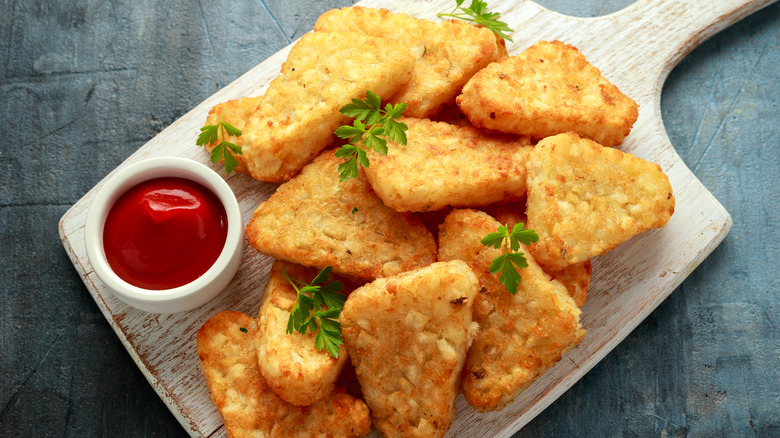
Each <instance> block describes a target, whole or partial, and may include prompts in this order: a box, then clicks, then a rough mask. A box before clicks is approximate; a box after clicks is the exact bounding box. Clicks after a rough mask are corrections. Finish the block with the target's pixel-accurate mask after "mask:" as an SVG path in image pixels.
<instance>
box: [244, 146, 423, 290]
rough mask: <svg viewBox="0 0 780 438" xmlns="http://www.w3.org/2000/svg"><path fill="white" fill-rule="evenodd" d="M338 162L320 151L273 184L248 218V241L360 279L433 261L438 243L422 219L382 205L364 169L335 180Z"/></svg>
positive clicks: (267, 251) (276, 254)
mask: <svg viewBox="0 0 780 438" xmlns="http://www.w3.org/2000/svg"><path fill="white" fill-rule="evenodd" d="M341 162H342V160H340V159H339V158H337V157H335V156H334V155H333V152H332V151H326V152H324V153H323V154H322V155H320V156H319V157H317V159H315V160H314V162H313V163H311V164H310V165H308V166H306V167H305V168H304V169H303V170H302V171H301V173H300V174H299V175H298V176H296V177H295V178H293V179H292V180H290V181H288V182H287V183H285V184H282V185H281V186H279V188H278V189H277V191H276V193H274V194H273V195H271V197H270V198H268V199H267V200H266V201H265V202H263V203H262V204H260V206H259V207H257V209H256V210H255V212H254V215H253V217H252V219H251V220H250V222H249V224H248V225H247V228H246V234H247V239H248V241H249V243H250V244H251V245H252V246H254V247H255V248H256V249H257V250H258V251H260V252H262V253H264V254H266V255H270V256H272V257H275V258H277V259H284V260H288V261H292V262H295V263H299V264H302V265H305V266H314V267H316V268H318V269H322V268H324V267H326V266H332V267H333V272H336V273H341V274H344V275H347V276H349V277H352V278H355V279H359V280H364V281H370V280H373V279H375V278H379V277H385V276H388V275H393V274H396V273H399V272H404V271H408V270H410V269H415V268H418V267H421V266H426V265H429V264H430V263H432V262H433V261H435V260H436V243H435V242H434V239H433V236H432V235H431V233H430V232H429V231H428V230H427V229H426V228H425V226H424V225H423V224H422V223H421V222H420V219H419V218H417V217H416V216H414V215H413V214H411V213H398V212H397V211H395V210H392V209H391V208H389V207H387V206H385V205H384V204H383V203H382V200H381V199H379V197H377V196H376V194H375V193H374V191H373V190H371V186H370V185H369V184H368V180H367V179H366V176H365V173H364V172H363V170H362V169H361V170H360V171H359V172H358V176H357V179H352V180H349V181H346V182H339V174H338V165H339V163H341ZM355 208H357V211H354V213H353V209H355Z"/></svg>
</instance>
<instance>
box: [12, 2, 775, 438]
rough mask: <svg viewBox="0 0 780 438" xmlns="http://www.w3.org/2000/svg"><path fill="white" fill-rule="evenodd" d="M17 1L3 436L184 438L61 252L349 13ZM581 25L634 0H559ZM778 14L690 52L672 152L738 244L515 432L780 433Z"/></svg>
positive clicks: (667, 103)
mask: <svg viewBox="0 0 780 438" xmlns="http://www.w3.org/2000/svg"><path fill="white" fill-rule="evenodd" d="M237 3H238V2H227V1H221V0H212V1H205V0H199V1H191V0H187V1H173V0H159V1H154V0H139V1H104V0H101V1H98V0H81V1H73V0H63V1H58V2H54V1H49V2H46V1H37V0H26V1H16V0H0V16H1V17H3V19H2V20H0V122H1V125H0V126H2V134H1V135H0V267H1V268H0V285H2V286H1V287H2V294H0V436H8V437H11V436H14V437H16V436H19V437H27V436H30V437H43V436H67V437H93V436H108V437H115V436H116V437H136V436H137V437H174V436H182V437H183V436H186V434H185V432H184V430H183V429H182V428H181V426H180V425H179V424H178V423H177V422H176V420H175V419H174V417H173V415H172V414H171V413H170V412H169V411H168V409H167V407H166V406H165V404H164V403H163V402H162V401H161V400H160V399H159V398H158V397H157V395H156V393H155V392H154V391H153V389H152V388H151V387H150V386H149V384H148V383H147V382H146V380H145V379H144V377H143V375H142V374H141V372H140V371H139V370H138V368H136V366H135V364H134V363H133V361H132V360H131V358H130V357H129V355H128V354H127V352H126V351H125V350H124V348H123V346H122V344H121V343H120V342H119V340H118V339H117V338H116V336H115V335H114V332H113V331H112V330H111V328H110V327H109V325H108V323H107V322H106V321H105V319H104V318H103V316H102V314H101V313H100V311H99V310H98V307H97V306H96V304H95V303H94V302H93V300H92V298H91V297H90V295H89V293H88V292H87V290H86V288H85V286H84V285H83V284H82V282H81V279H80V277H79V276H78V274H77V273H76V270H75V269H74V268H73V267H72V265H71V262H70V260H69V259H68V256H67V255H66V253H65V251H64V249H63V248H62V245H61V244H60V241H59V238H58V234H57V222H58V220H59V218H60V217H61V216H62V215H63V214H64V213H65V211H67V209H68V208H69V207H70V206H71V205H72V204H73V203H75V202H76V201H77V200H78V199H79V198H81V196H83V195H84V194H85V193H86V192H87V191H88V190H89V189H90V188H92V187H93V186H94V185H95V184H96V183H97V182H98V181H99V180H100V179H102V178H103V177H104V176H105V175H106V174H107V173H108V172H109V171H110V170H112V169H113V168H114V167H116V166H117V165H119V164H120V163H121V162H122V161H123V160H124V159H125V158H127V157H128V156H129V155H130V154H131V153H133V152H134V151H135V150H137V149H138V148H139V147H141V146H142V145H143V144H144V143H146V142H147V141H148V140H149V139H150V138H152V137H153V136H154V135H155V134H157V133H158V132H160V131H161V130H162V129H163V128H165V127H166V126H168V125H169V124H170V123H171V122H173V121H174V120H176V119H177V118H178V117H180V116H181V115H183V114H184V113H185V112H186V111H188V110H189V109H191V108H192V107H194V106H195V105H196V104H198V103H199V102H201V101H202V100H203V99H205V98H206V97H208V96H210V95H211V94H213V93H214V92H216V91H217V90H219V89H220V88H221V87H223V86H225V85H226V84H228V83H229V82H231V81H232V80H233V79H235V78H236V77H238V76H239V75H241V74H242V73H244V72H245V71H247V70H248V69H250V68H251V67H253V66H254V65H256V64H258V63H259V62H261V61H262V60H264V59H265V58H267V57H268V56H270V55H271V54H273V53H274V52H276V51H278V50H279V49H281V48H282V47H284V46H286V45H287V44H289V42H291V41H293V40H295V39H297V38H298V37H300V36H301V35H302V34H303V33H305V32H307V31H309V30H310V29H311V27H312V26H313V24H314V21H315V20H316V18H317V16H318V15H319V14H320V13H322V12H323V11H325V10H327V9H330V8H334V7H340V6H346V5H349V4H351V3H350V2H349V1H346V0H342V1H337V0H327V1H319V2H311V1H302V0H294V1H271V0H265V1H264V0H259V1H251V2H242V3H241V4H237ZM539 3H541V4H542V5H544V6H546V7H549V8H551V9H554V10H557V11H560V12H563V13H567V14H571V15H578V16H596V15H602V14H606V13H610V12H613V11H616V10H619V9H620V8H622V7H623V6H625V5H627V4H629V3H630V0H623V1H620V0H580V1H575V0H547V1H540V2H539ZM778 83H780V4H774V5H772V6H770V7H768V8H766V9H764V10H762V11H759V12H758V13H756V14H754V15H752V16H750V17H747V18H746V19H744V20H742V21H741V22H739V23H737V24H736V25H734V26H732V27H731V28H729V29H726V30H725V31H723V32H721V33H720V34H718V35H716V36H714V37H713V38H712V39H710V40H709V41H707V42H705V43H704V44H703V45H702V46H700V47H699V48H697V49H696V50H694V51H693V52H692V53H691V54H689V55H688V56H687V57H686V58H685V59H684V60H683V61H682V62H681V63H680V65H678V66H677V67H676V68H675V69H674V71H672V73H671V75H670V76H669V78H668V80H667V81H666V85H665V87H664V91H663V95H662V101H661V106H662V110H663V117H664V122H665V124H666V128H667V131H668V133H669V137H670V139H671V141H672V144H674V145H675V147H676V149H677V151H678V152H679V153H680V155H681V156H682V158H683V160H684V161H685V163H686V164H687V165H688V166H689V167H690V168H691V169H692V170H693V171H694V173H695V174H696V176H697V177H698V178H699V179H700V180H701V181H702V183H704V185H705V186H706V187H707V188H708V189H709V190H710V191H711V192H712V193H713V194H714V195H715V197H716V198H717V199H718V200H719V201H720V202H721V203H722V204H723V205H724V207H725V208H726V209H727V210H728V211H729V212H730V213H731V215H732V217H733V219H734V226H733V228H732V229H731V232H730V233H729V235H728V236H727V237H726V239H725V240H724V241H723V243H722V244H721V245H720V246H719V247H718V248H717V249H716V250H715V251H714V252H713V253H712V254H711V255H710V256H709V257H708V258H707V259H706V260H705V261H704V262H703V263H702V264H701V265H700V266H699V267H698V268H697V269H696V270H695V271H694V272H693V274H691V276H690V277H688V279H686V280H685V281H684V282H683V283H682V285H681V286H680V287H679V288H678V289H677V290H676V291H675V292H674V293H672V295H671V296H670V297H669V298H668V299H667V300H666V301H665V302H664V303H663V304H661V306H659V307H658V309H656V310H655V311H654V312H653V313H652V314H651V315H650V316H649V317H648V318H647V319H646V320H645V321H644V322H643V323H642V324H641V325H640V326H639V327H638V328H637V329H636V330H634V332H633V333H632V334H631V335H629V336H628V338H627V339H626V340H625V341H623V343H621V344H620V345H619V346H618V347H617V348H616V349H615V350H614V351H613V352H612V353H610V354H609V355H608V356H607V357H606V358H605V359H604V360H603V361H602V362H601V363H600V364H599V365H597V366H596V367H595V368H594V369H593V370H592V371H591V372H590V373H588V374H587V375H586V376H585V377H584V378H583V379H582V380H581V381H580V382H578V383H577V384H575V385H574V386H573V387H572V388H571V389H570V390H569V391H568V392H567V393H565V394H564V395H563V396H562V397H561V398H560V399H558V400H557V401H556V402H555V403H553V404H552V405H551V406H550V407H549V408H547V409H546V410H545V411H544V412H542V413H541V414H540V415H539V416H538V417H537V418H536V419H535V420H533V421H532V422H531V423H529V424H528V425H527V426H526V427H524V428H523V429H522V430H521V431H520V432H518V434H517V435H516V436H518V437H525V436H529V437H530V436H553V435H557V436H572V437H573V436H582V437H591V436H688V435H690V436H729V437H731V436H780V367H778V364H780V333H779V332H778V327H780V316H778V315H779V314H780V308H779V306H778V300H780V280H778V278H779V277H780V274H778V272H779V271H780V262H778V260H780V243H779V242H780V231H778V229H779V227H777V226H776V225H775V224H774V222H773V220H774V219H775V218H776V217H778V216H780V189H778V183H780V132H779V130H778V125H780V109H778V100H779V99H780V87H778Z"/></svg>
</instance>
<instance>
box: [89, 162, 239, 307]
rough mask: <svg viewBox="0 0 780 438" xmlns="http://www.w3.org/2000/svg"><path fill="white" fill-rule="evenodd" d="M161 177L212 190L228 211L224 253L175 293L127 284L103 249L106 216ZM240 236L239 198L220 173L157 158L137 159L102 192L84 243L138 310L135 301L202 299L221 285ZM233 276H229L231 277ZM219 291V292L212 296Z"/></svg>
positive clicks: (109, 282)
mask: <svg viewBox="0 0 780 438" xmlns="http://www.w3.org/2000/svg"><path fill="white" fill-rule="evenodd" d="M162 177H174V178H175V177H179V178H185V179H189V180H191V181H194V182H196V183H200V184H201V185H203V186H204V187H206V188H207V189H209V190H211V191H212V192H213V193H214V194H215V195H216V196H217V198H218V199H219V200H220V202H221V203H222V205H223V207H224V208H225V213H226V214H227V223H228V230H227V236H226V238H225V245H224V247H223V248H222V252H220V254H219V257H217V260H216V261H215V262H214V264H213V265H211V267H210V268H209V269H208V270H207V271H206V272H205V273H204V274H203V275H201V276H200V277H198V278H196V279H195V280H193V281H191V282H189V283H187V284H184V285H182V286H178V287H175V288H172V289H159V290H155V289H145V288H142V287H138V286H135V285H133V284H130V283H128V282H127V281H125V280H123V279H122V278H120V277H119V276H118V275H117V274H116V273H115V272H114V271H113V269H111V266H110V265H109V264H108V260H107V259H106V255H105V250H104V248H103V230H104V227H105V221H106V217H107V216H108V212H109V211H110V209H111V207H113V205H114V203H115V202H116V200H117V199H118V198H119V197H120V196H121V195H122V194H124V193H125V192H127V191H128V190H129V189H130V188H132V187H134V186H136V185H138V184H140V183H142V182H144V181H148V180H151V179H155V178H162ZM242 232H243V223H242V219H241V210H240V208H239V205H238V200H237V199H236V196H235V194H234V193H233V190H232V189H231V188H230V186H229V185H228V184H227V182H226V181H225V180H224V179H222V177H221V176H220V175H219V174H218V173H217V172H215V171H214V170H212V169H211V168H209V167H208V166H206V165H204V164H202V163H199V162H197V161H194V160H191V159H188V158H182V157H155V158H148V159H145V160H142V161H139V162H137V163H134V164H131V165H129V166H127V167H125V168H123V169H121V170H119V171H118V172H117V173H116V174H115V175H113V176H111V177H110V178H109V179H108V181H106V183H105V184H104V185H103V186H102V187H101V188H100V189H99V190H98V192H97V194H96V195H95V198H94V199H93V200H92V204H91V205H90V208H89V212H88V213H87V220H86V223H85V226H84V239H85V243H86V250H87V256H88V257H89V261H90V264H91V265H92V268H93V270H94V271H95V273H96V274H97V276H98V277H100V279H101V280H102V281H103V282H104V283H105V284H106V286H107V287H108V288H109V289H110V290H111V291H113V292H114V293H115V294H116V295H117V296H118V297H119V298H120V299H122V301H125V302H127V303H128V304H130V305H133V306H134V307H137V306H136V305H135V304H133V302H143V303H145V304H151V305H154V304H160V305H163V304H167V303H171V302H174V301H177V300H181V299H183V298H186V297H189V296H193V295H199V293H200V292H202V293H206V291H207V290H209V289H210V286H212V284H213V283H215V282H218V281H219V280H220V278H221V275H223V273H224V271H225V270H226V269H227V268H229V265H230V264H231V261H232V259H233V257H234V254H235V253H236V251H237V247H238V246H240V245H241V243H243V234H242ZM234 274H235V273H233V275H234ZM233 275H231V278H232V276H233ZM225 283H227V282H225ZM217 293H218V292H215V293H214V295H216V294H217ZM128 300H129V301H128ZM162 311H164V310H162Z"/></svg>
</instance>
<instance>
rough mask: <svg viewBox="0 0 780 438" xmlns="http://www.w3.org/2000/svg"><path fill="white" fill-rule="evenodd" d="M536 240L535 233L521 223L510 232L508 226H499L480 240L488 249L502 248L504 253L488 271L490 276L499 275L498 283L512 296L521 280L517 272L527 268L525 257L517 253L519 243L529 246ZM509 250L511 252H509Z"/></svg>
mask: <svg viewBox="0 0 780 438" xmlns="http://www.w3.org/2000/svg"><path fill="white" fill-rule="evenodd" d="M538 240H539V236H538V235H537V234H536V232H535V231H534V230H527V229H525V224H523V223H519V224H515V225H514V226H513V227H512V231H511V232H510V231H509V227H508V226H505V225H500V226H499V227H498V231H497V232H495V233H489V234H488V235H487V236H485V237H484V238H483V239H482V240H481V242H482V244H483V245H485V246H487V247H490V248H496V249H500V248H501V247H502V246H503V248H504V253H503V254H502V255H500V256H498V257H496V258H495V259H494V260H493V262H492V263H491V264H490V268H488V270H489V271H490V273H491V274H498V273H499V272H500V273H501V275H499V277H498V282H499V283H501V284H503V285H504V287H506V289H507V290H508V291H509V292H510V293H511V294H512V295H514V294H516V293H517V288H518V286H519V285H520V281H521V280H522V278H521V277H520V272H518V270H519V269H524V268H527V267H528V260H526V258H525V255H524V254H523V253H522V252H517V250H518V249H520V243H523V244H524V245H530V244H531V243H532V242H536V241H538ZM510 248H511V249H512V251H513V252H510V251H509V249H510Z"/></svg>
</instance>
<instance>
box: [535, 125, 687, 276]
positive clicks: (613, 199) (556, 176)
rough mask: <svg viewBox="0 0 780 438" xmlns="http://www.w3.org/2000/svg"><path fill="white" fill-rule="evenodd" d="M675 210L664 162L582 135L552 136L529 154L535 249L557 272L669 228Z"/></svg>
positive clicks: (539, 257)
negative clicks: (635, 237)
mask: <svg viewBox="0 0 780 438" xmlns="http://www.w3.org/2000/svg"><path fill="white" fill-rule="evenodd" d="M672 213H674V196H673V195H672V187H671V185H670V184H669V178H667V176H666V175H665V174H664V173H663V171H662V170H661V167H660V166H659V165H657V164H655V163H650V162H647V161H645V160H642V159H641V158H637V157H635V156H633V155H631V154H628V153H625V152H622V151H619V150H617V149H612V148H607V147H603V146H601V145H599V144H597V143H596V142H594V141H592V140H588V139H584V138H580V137H579V136H578V135H577V134H575V133H567V134H560V135H556V136H554V137H548V138H546V139H544V140H542V141H540V142H539V144H537V145H536V148H535V149H534V151H533V153H532V154H531V157H530V159H529V160H528V210H527V214H528V228H531V229H533V230H535V231H536V233H537V234H538V235H539V241H538V242H536V243H535V244H533V245H531V252H532V253H533V255H534V257H535V258H536V260H537V261H539V263H541V264H543V265H544V266H546V267H548V268H550V270H558V269H561V268H564V267H566V266H569V265H573V264H576V263H582V262H585V261H586V260H590V259H591V258H592V257H595V256H597V255H600V254H603V253H605V252H607V251H609V250H611V249H612V248H614V247H616V246H618V245H619V244H620V243H622V242H625V241H626V240H628V239H630V238H631V237H633V236H635V235H637V234H639V233H642V232H644V231H647V230H649V229H651V228H658V227H662V226H664V224H666V222H668V221H669V218H670V217H671V216H672Z"/></svg>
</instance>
